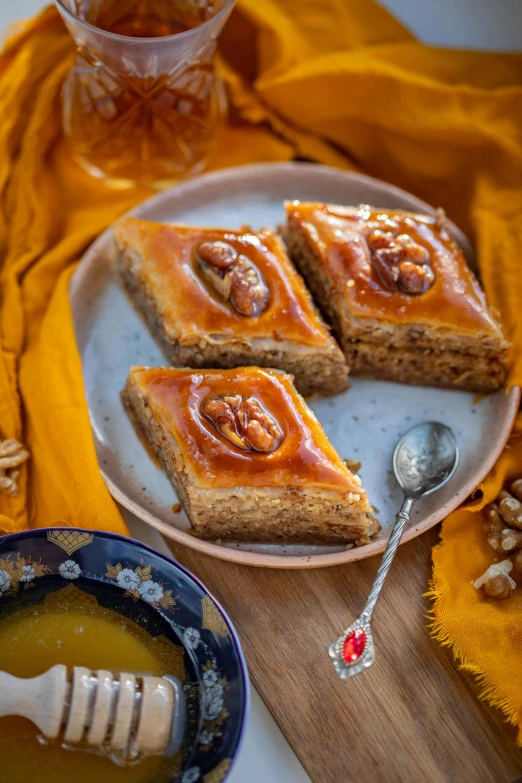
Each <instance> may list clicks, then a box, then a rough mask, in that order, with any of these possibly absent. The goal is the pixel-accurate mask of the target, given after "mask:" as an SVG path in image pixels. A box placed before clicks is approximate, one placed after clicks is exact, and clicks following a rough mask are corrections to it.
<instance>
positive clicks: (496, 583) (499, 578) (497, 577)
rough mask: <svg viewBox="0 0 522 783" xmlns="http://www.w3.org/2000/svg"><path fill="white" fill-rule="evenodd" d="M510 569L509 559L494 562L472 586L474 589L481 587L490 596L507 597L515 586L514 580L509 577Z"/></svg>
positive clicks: (511, 565)
mask: <svg viewBox="0 0 522 783" xmlns="http://www.w3.org/2000/svg"><path fill="white" fill-rule="evenodd" d="M512 570H513V563H512V562H511V560H503V561H502V562H501V563H494V564H493V565H492V566H490V567H489V568H488V570H487V571H486V572H485V573H484V574H482V576H481V577H480V578H479V579H477V581H476V582H475V584H474V585H473V586H474V587H475V589H476V590H480V588H481V587H482V589H483V590H484V593H485V594H486V595H487V596H489V597H490V598H509V596H510V595H511V593H512V592H513V590H514V589H515V587H516V582H515V581H514V580H513V579H511V577H510V573H511V571H512Z"/></svg>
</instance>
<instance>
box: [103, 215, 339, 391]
mask: <svg viewBox="0 0 522 783" xmlns="http://www.w3.org/2000/svg"><path fill="white" fill-rule="evenodd" d="M115 233H116V238H117V243H118V248H119V252H118V258H117V264H116V266H117V271H118V273H119V278H120V279H121V281H123V284H124V286H125V288H126V289H127V291H128V293H129V294H130V296H131V299H132V301H133V304H134V306H135V307H136V309H137V310H138V311H139V312H141V314H142V315H143V316H144V317H145V320H146V321H147V323H148V325H149V327H150V329H151V331H152V333H153V335H154V336H155V337H156V339H157V341H158V343H159V344H160V346H161V348H162V349H163V351H164V353H165V356H166V358H167V359H168V361H169V362H171V363H172V364H173V365H175V366H177V367H220V368H228V367H238V366H244V365H259V366H262V367H276V368H278V369H281V370H284V371H285V372H289V373H291V374H292V375H293V376H294V379H295V384H296V386H297V388H298V389H299V391H300V392H301V394H304V395H310V394H320V395H325V396H327V395H331V394H337V393H338V392H341V391H344V390H345V389H346V388H347V387H348V380H347V377H348V369H347V366H346V362H345V359H344V356H343V354H342V352H341V350H340V349H339V346H338V345H337V343H336V342H335V340H334V339H333V338H332V337H331V335H330V333H329V330H328V327H327V326H326V325H325V324H324V322H323V320H322V318H321V316H320V315H319V313H318V312H317V310H316V308H315V306H314V304H313V302H312V299H311V296H310V294H309V293H308V291H307V289H306V286H305V285H304V283H303V280H302V279H301V277H300V276H299V275H298V274H297V272H296V271H295V269H294V267H293V265H292V264H291V263H290V261H289V259H288V256H287V255H286V251H285V248H284V245H283V243H282V242H281V240H280V239H279V238H278V237H277V236H276V234H275V233H274V232H273V231H270V230H263V231H259V232H257V233H254V232H250V231H245V232H244V233H239V234H238V233H234V232H232V231H224V230H221V229H200V228H190V227H188V226H173V225H167V224H163V223H151V222H148V221H145V220H137V219H136V218H125V219H123V220H121V221H120V222H119V223H118V224H117V226H116V229H115Z"/></svg>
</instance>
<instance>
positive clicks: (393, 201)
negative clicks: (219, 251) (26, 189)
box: [70, 163, 520, 568]
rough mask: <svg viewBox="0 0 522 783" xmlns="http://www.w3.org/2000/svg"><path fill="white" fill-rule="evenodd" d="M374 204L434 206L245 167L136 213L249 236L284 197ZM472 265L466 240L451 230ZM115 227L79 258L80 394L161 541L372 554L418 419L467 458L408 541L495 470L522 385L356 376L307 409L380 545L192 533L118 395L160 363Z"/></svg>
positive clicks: (227, 548)
mask: <svg viewBox="0 0 522 783" xmlns="http://www.w3.org/2000/svg"><path fill="white" fill-rule="evenodd" d="M295 198H297V199H301V200H317V201H329V202H333V203H339V204H359V203H368V204H372V205H374V206H377V207H391V208H396V207H397V208H405V209H410V210H417V211H426V212H432V211H433V209H432V207H430V206H429V205H427V204H425V203H424V202H422V201H420V200H419V199H417V198H415V197H414V196H412V195H410V194H408V193H406V192H405V191H402V190H399V189H398V188H395V187H393V186H392V185H388V184H387V183H384V182H380V181H378V180H375V179H371V178H369V177H364V176H361V175H358V174H351V173H346V172H342V171H338V170H336V169H330V168H326V167H324V166H317V165H314V164H306V163H283V164H266V165H265V164H262V165H255V166H241V167H237V168H232V169H226V170H224V171H220V172H217V173H213V174H208V175H206V176H203V177H199V178H198V179H194V180H191V181H189V182H186V183H184V184H182V185H179V186H178V187H176V188H174V189H172V190H170V191H168V192H165V193H162V194H160V195H158V196H155V197H154V198H152V199H150V200H149V201H146V202H145V203H143V204H141V205H140V206H139V207H138V208H137V209H135V210H134V211H133V212H132V214H134V215H136V216H139V217H142V218H147V219H150V220H159V221H166V222H168V221H180V222H186V223H191V224H193V225H199V226H224V227H227V228H238V227H239V226H241V225H242V224H245V223H247V224H249V225H250V226H252V227H253V228H254V229H258V228H261V227H262V226H277V225H278V224H279V223H281V221H282V220H283V207H282V202H283V200H284V199H295ZM450 230H451V231H452V233H453V235H454V237H455V239H456V240H457V241H458V242H459V244H460V245H461V246H462V247H463V249H464V251H465V254H466V256H467V258H468V260H469V262H470V264H472V265H473V263H474V259H473V251H472V249H471V247H470V246H469V244H468V242H467V240H466V239H465V237H464V236H463V235H462V234H461V233H460V232H459V230H458V229H457V228H456V227H455V226H451V225H450ZM110 243H111V232H110V230H109V231H106V232H105V233H104V234H102V236H100V238H99V239H98V240H97V241H96V242H95V243H94V245H92V247H91V248H90V249H89V250H88V251H87V253H86V254H85V256H84V257H83V259H82V261H81V263H80V265H79V267H78V269H77V271H76V273H75V275H74V277H73V280H72V283H71V289H70V298H71V304H72V310H73V316H74V321H75V328H76V334H77V339H78V345H79V349H80V352H81V355H82V361H83V372H84V379H85V391H86V395H87V401H88V405H89V411H90V415H91V421H92V428H93V433H94V439H95V443H96V451H97V454H98V459H99V463H100V469H101V472H102V475H103V477H104V479H105V481H106V483H107V486H108V487H109V489H110V491H111V493H112V494H113V496H114V497H115V498H116V500H118V501H119V502H120V503H121V504H122V505H123V506H125V507H126V508H128V509H129V510H130V511H132V512H134V513H135V514H136V515H137V516H138V517H141V519H143V520H144V521H145V522H148V523H149V524H150V525H152V526H153V527H155V528H157V529H158V530H159V531H160V532H161V533H163V534H164V535H166V536H168V537H170V538H173V539H176V540H178V541H180V542H181V543H183V544H186V545H187V546H190V547H193V548H194V549H198V550H200V551H203V552H206V553H207V554H211V555H214V556H215V557H219V558H223V559H225V560H234V561H236V562H240V563H245V564H249V565H260V566H269V567H279V568H305V567H308V568H313V567H318V566H325V565H336V564H339V563H346V562H349V561H352V560H360V559H361V558H365V557H370V556H371V555H374V554H376V553H377V552H381V551H382V550H383V549H384V546H385V544H386V539H387V537H388V535H389V532H390V528H391V525H392V523H393V520H394V517H395V513H396V511H397V509H398V507H399V505H400V502H401V492H400V490H399V488H398V487H397V485H396V484H395V481H394V478H393V475H392V472H391V456H392V452H393V448H394V445H395V443H396V441H397V440H398V438H399V437H400V436H401V435H402V434H403V433H404V432H405V431H406V430H407V429H409V428H410V427H412V426H413V425H414V424H416V423H417V422H420V421H425V420H428V419H434V420H437V421H441V422H443V423H445V424H447V425H449V426H450V427H451V428H452V429H453V431H454V433H455V436H456V438H457V440H458V443H459V446H460V451H461V463H460V466H459V468H458V470H457V472H456V474H455V476H454V477H453V478H452V479H451V481H450V482H449V483H448V484H447V486H446V487H444V488H443V489H442V490H440V492H437V493H435V494H434V495H431V496H429V497H427V498H425V499H424V500H422V501H420V502H419V503H417V505H416V507H415V510H414V513H413V519H412V523H411V525H410V527H409V528H408V529H407V530H406V532H405V534H404V538H403V541H408V540H409V539H411V538H414V537H415V536H417V535H419V534H420V533H422V532H424V531H425V530H427V529H428V528H430V527H432V526H433V525H435V524H436V523H437V522H439V521H440V520H441V519H443V518H444V517H445V516H446V515H447V514H448V513H449V512H450V511H452V510H453V509H454V508H456V507H457V506H458V505H459V504H460V503H461V502H462V501H463V500H464V499H465V498H466V497H467V496H468V495H469V493H470V492H471V491H472V490H473V489H474V487H475V486H476V485H477V484H478V483H479V482H480V481H481V480H482V479H483V478H484V476H485V475H486V474H487V473H488V471H489V470H490V468H491V467H492V465H493V464H494V462H495V460H496V459H497V457H498V455H499V454H500V452H501V450H502V448H503V446H504V443H505V442H506V440H507V437H508V435H509V432H510V429H511V426H512V423H513V419H514V416H515V413H516V410H517V407H518V402H519V397H520V393H519V389H512V390H511V392H510V393H509V394H507V393H506V392H505V391H504V390H501V391H499V392H497V393H496V394H493V395H490V396H486V397H483V398H482V399H481V400H480V402H474V397H473V395H471V394H466V393H464V392H454V391H446V390H440V389H430V388H420V387H416V386H403V385H399V384H393V383H383V382H377V381H367V380H358V379H354V380H353V387H352V388H351V389H350V390H349V391H348V392H346V393H344V394H341V395H339V396H337V397H334V398H330V399H326V400H321V401H319V402H314V403H313V404H312V408H313V409H314V411H315V413H316V414H317V416H318V418H319V420H320V421H321V423H322V424H323V426H324V428H325V430H326V433H327V435H328V436H329V437H330V439H331V441H332V443H333V445H334V446H335V448H336V449H337V451H338V452H339V454H340V455H341V457H343V458H355V459H357V460H359V461H361V462H362V469H361V472H360V473H361V478H362V481H363V485H364V487H365V488H366V491H367V492H368V495H369V497H370V501H371V502H372V504H373V505H374V506H375V507H376V509H378V512H377V516H378V518H379V521H380V523H381V525H382V532H381V534H380V537H379V539H377V540H376V541H374V542H372V543H371V544H369V545H367V546H365V547H361V548H356V549H351V550H347V549H346V548H344V547H326V546H282V545H266V544H264V545H249V544H228V545H223V546H218V545H216V544H213V543H210V542H207V541H200V540H199V539H197V538H194V537H193V536H191V535H190V534H189V533H188V532H187V531H188V528H189V523H188V520H187V517H186V516H185V514H184V512H180V513H174V512H173V511H172V505H173V504H175V503H177V497H176V494H175V492H174V490H173V488H172V486H171V484H170V482H169V481H168V480H167V478H166V476H165V475H164V474H163V472H162V471H161V470H159V469H158V468H157V467H156V466H155V465H154V463H153V462H152V461H151V459H150V458H149V456H148V454H147V452H146V451H145V449H144V448H143V446H142V444H141V443H140V441H139V440H138V437H137V436H136V434H135V432H134V429H133V427H132V425H131V423H130V421H129V419H128V418H127V416H126V414H125V412H124V410H123V407H122V405H121V402H120V397H119V392H120V389H121V388H122V387H123V385H124V383H125V379H126V377H127V373H128V370H129V367H130V366H131V365H132V364H144V365H151V366H158V365H163V364H165V359H164V358H163V356H162V354H161V353H160V351H159V349H158V348H157V346H156V344H155V343H154V341H153V340H152V338H151V336H150V335H149V333H148V331H147V329H146V328H145V326H144V324H143V322H142V321H141V320H140V318H139V317H138V316H137V315H136V313H135V312H134V310H133V308H132V307H131V305H130V304H129V302H128V300H127V298H126V296H125V295H124V294H123V293H122V291H121V290H120V289H119V287H118V286H117V284H116V283H115V282H114V281H113V279H112V276H111V271H110V268H109V265H108V258H109V247H110Z"/></svg>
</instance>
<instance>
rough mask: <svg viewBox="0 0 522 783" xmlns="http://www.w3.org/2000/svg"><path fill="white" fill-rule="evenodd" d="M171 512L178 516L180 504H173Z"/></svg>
mask: <svg viewBox="0 0 522 783" xmlns="http://www.w3.org/2000/svg"><path fill="white" fill-rule="evenodd" d="M172 511H173V512H174V514H179V512H180V511H181V503H174V505H173V506H172Z"/></svg>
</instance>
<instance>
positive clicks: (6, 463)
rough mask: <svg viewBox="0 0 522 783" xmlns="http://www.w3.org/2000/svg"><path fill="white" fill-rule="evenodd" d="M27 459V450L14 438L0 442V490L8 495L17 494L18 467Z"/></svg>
mask: <svg viewBox="0 0 522 783" xmlns="http://www.w3.org/2000/svg"><path fill="white" fill-rule="evenodd" d="M27 459H29V452H28V451H27V449H25V448H24V447H23V446H22V444H21V443H19V442H18V441H17V440H16V439H15V438H9V439H8V440H3V441H1V442H0V490H2V491H3V492H5V494H6V495H9V496H10V497H15V496H16V495H18V476H19V475H20V471H19V470H13V468H18V467H19V466H20V465H22V464H23V463H24V462H25V461H26V460H27Z"/></svg>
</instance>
